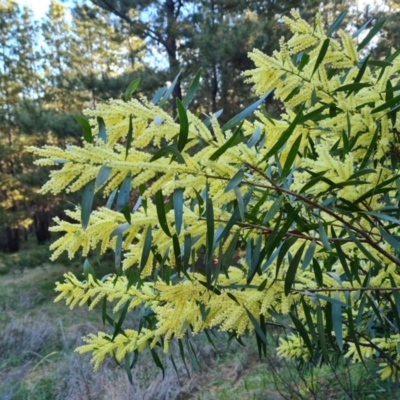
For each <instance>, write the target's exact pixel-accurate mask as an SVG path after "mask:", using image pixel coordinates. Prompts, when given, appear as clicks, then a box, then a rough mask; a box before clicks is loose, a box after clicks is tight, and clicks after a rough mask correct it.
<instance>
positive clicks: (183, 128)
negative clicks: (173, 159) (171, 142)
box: [176, 99, 189, 151]
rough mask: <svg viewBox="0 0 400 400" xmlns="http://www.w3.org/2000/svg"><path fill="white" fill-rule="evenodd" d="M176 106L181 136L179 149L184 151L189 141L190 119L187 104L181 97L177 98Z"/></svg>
mask: <svg viewBox="0 0 400 400" xmlns="http://www.w3.org/2000/svg"><path fill="white" fill-rule="evenodd" d="M176 107H177V110H178V115H179V124H180V130H179V138H178V151H182V150H183V149H184V148H185V146H186V143H187V140H188V135H189V120H188V117H187V114H186V110H185V106H184V105H183V104H182V102H181V101H180V100H179V99H176Z"/></svg>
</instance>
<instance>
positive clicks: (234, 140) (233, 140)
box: [210, 121, 244, 161]
mask: <svg viewBox="0 0 400 400" xmlns="http://www.w3.org/2000/svg"><path fill="white" fill-rule="evenodd" d="M242 126H243V121H242V122H241V124H240V125H239V126H238V127H237V129H236V131H235V133H234V134H233V135H232V136H231V137H230V138H229V139H228V140H227V141H226V142H225V143H224V144H223V145H222V146H221V147H220V148H219V149H218V150H216V151H215V152H214V153H213V154H212V155H211V157H210V160H211V161H215V160H217V159H218V158H219V157H220V156H221V155H222V154H224V153H225V152H226V150H228V149H229V148H230V147H233V146H235V145H237V144H239V143H242V142H243V139H244V135H243V132H242Z"/></svg>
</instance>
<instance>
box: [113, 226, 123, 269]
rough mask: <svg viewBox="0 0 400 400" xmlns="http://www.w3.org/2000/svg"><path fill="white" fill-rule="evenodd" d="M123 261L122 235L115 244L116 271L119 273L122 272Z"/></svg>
mask: <svg viewBox="0 0 400 400" xmlns="http://www.w3.org/2000/svg"><path fill="white" fill-rule="evenodd" d="M121 260H122V233H119V234H118V235H117V240H116V242H115V255H114V261H115V269H116V270H117V272H119V271H120V270H121Z"/></svg>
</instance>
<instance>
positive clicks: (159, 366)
mask: <svg viewBox="0 0 400 400" xmlns="http://www.w3.org/2000/svg"><path fill="white" fill-rule="evenodd" d="M150 352H151V356H152V357H153V360H154V363H155V364H156V365H157V367H158V368H160V369H161V371H162V374H163V379H164V378H165V369H164V366H163V365H162V362H161V360H160V357H158V354H157V352H156V350H155V349H150Z"/></svg>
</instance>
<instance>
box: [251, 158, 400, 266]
mask: <svg viewBox="0 0 400 400" xmlns="http://www.w3.org/2000/svg"><path fill="white" fill-rule="evenodd" d="M247 166H248V167H249V168H251V169H253V170H254V171H256V172H258V173H259V174H260V175H262V176H263V177H264V178H265V179H267V180H268V182H270V183H271V185H272V186H268V185H263V184H258V186H259V187H263V188H264V189H273V190H277V191H279V192H281V193H285V194H287V195H289V196H293V197H295V198H297V199H298V200H300V201H302V202H303V203H305V204H308V205H310V206H312V207H314V208H317V209H319V210H321V211H323V212H325V213H326V214H328V215H331V216H332V217H334V218H335V219H337V220H338V221H340V222H341V223H342V224H343V225H344V226H346V227H347V228H349V229H351V230H353V231H354V232H357V233H358V234H359V235H361V236H362V237H363V238H364V239H365V242H366V243H368V244H369V245H370V246H371V247H373V248H374V249H375V250H377V251H378V252H379V253H381V254H382V255H384V256H385V257H386V258H387V259H388V260H390V261H392V262H393V263H394V264H396V265H397V266H400V260H399V259H398V258H397V257H394V256H393V255H392V254H390V253H388V252H387V251H386V250H385V249H383V248H382V247H381V246H380V245H379V243H376V242H374V241H373V240H372V239H371V237H370V235H368V233H367V232H365V231H364V230H362V229H360V228H356V227H355V226H354V225H352V224H350V223H349V222H347V221H346V220H345V219H344V218H343V217H341V216H340V215H338V214H336V213H335V212H334V211H332V210H330V209H329V208H326V207H324V206H323V205H321V204H318V203H316V202H315V201H313V200H310V199H308V198H307V197H304V196H302V195H301V194H298V193H296V192H292V191H290V190H288V189H284V188H282V187H281V186H279V185H278V184H277V183H275V182H273V181H272V180H271V178H269V177H268V176H266V175H265V174H264V172H263V171H261V170H260V169H258V168H257V167H254V166H252V165H250V164H247ZM243 183H248V182H246V181H245V182H243Z"/></svg>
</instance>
